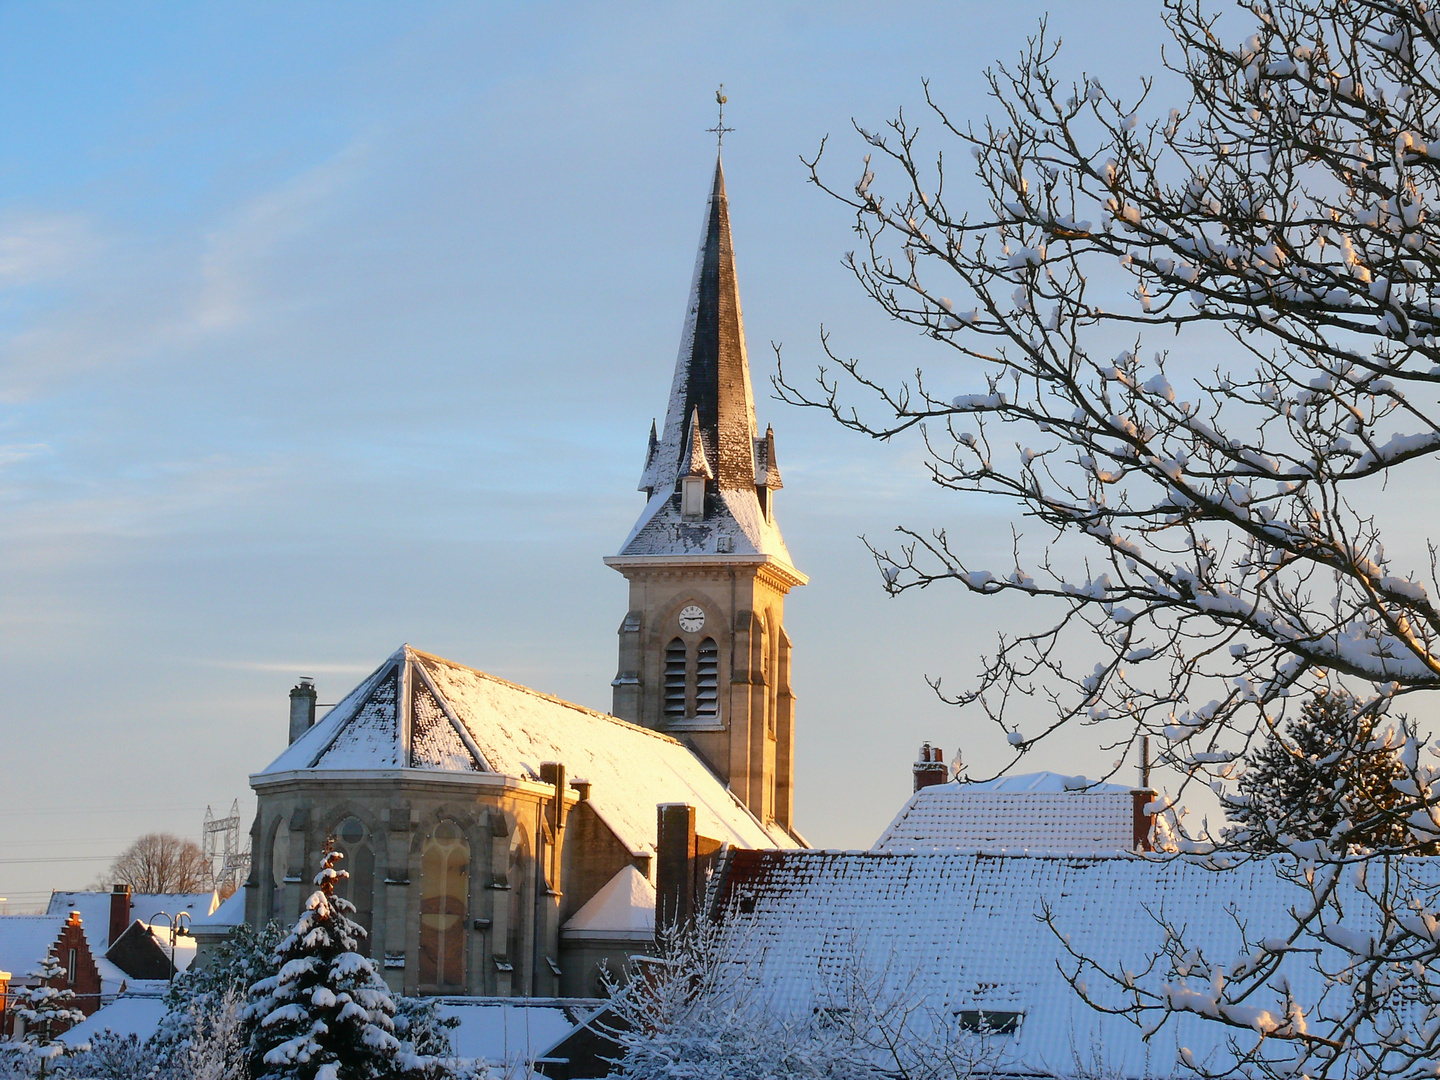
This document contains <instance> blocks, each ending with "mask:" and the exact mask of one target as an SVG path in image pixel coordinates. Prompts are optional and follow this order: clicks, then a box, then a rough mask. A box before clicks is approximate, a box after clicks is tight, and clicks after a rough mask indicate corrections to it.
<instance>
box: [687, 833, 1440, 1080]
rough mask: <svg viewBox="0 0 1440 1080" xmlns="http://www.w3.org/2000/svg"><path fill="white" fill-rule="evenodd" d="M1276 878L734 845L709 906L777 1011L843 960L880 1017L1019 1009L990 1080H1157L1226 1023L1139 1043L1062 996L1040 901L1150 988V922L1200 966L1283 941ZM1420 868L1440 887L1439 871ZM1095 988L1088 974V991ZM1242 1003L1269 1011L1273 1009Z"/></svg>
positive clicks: (813, 991)
mask: <svg viewBox="0 0 1440 1080" xmlns="http://www.w3.org/2000/svg"><path fill="white" fill-rule="evenodd" d="M1417 862H1420V863H1423V864H1429V863H1437V864H1440V860H1417ZM1276 868H1277V865H1276V863H1274V862H1271V861H1269V860H1264V859H1257V860H1253V861H1250V862H1248V863H1244V864H1242V865H1239V866H1236V867H1234V868H1232V869H1229V870H1225V871H1220V872H1217V871H1215V870H1213V869H1209V868H1206V867H1205V866H1203V865H1199V864H1197V863H1194V862H1191V861H1187V860H1185V859H1182V858H1169V859H1158V858H1155V857H1149V858H1146V857H1140V856H1092V857H1075V856H1069V857H1058V856H1048V857H1033V856H1031V857H1027V856H987V855H980V854H973V853H972V854H959V853H931V854H915V855H899V854H891V853H881V852H844V851H793V852H792V851H787V852H777V851H768V852H759V851H732V852H730V853H729V854H728V855H727V857H726V860H725V862H724V863H722V865H721V868H720V871H719V873H720V877H719V878H718V881H719V883H720V886H719V888H718V890H717V896H716V898H715V902H716V903H717V904H718V905H719V906H720V910H723V911H726V912H728V914H727V915H726V919H725V922H724V924H723V930H722V933H723V935H724V937H723V941H722V948H723V949H724V950H725V951H726V953H727V954H730V958H731V959H734V960H736V961H738V963H737V964H736V968H737V970H743V971H745V972H746V976H745V977H746V978H750V979H753V980H754V981H755V984H756V992H757V993H763V994H765V995H766V1001H767V1002H768V1003H769V1004H768V1005H767V1007H769V1008H772V1009H774V1010H776V1011H777V1012H779V1013H780V1014H781V1015H785V1014H787V1013H788V1014H802V1015H807V1016H808V1015H811V1013H812V1011H813V1010H815V1009H817V1008H826V1007H828V1006H830V1005H833V1004H836V1003H837V1002H838V1001H840V1000H843V998H842V994H843V987H842V986H841V985H840V984H841V983H842V982H843V979H842V976H843V974H844V973H845V971H846V969H847V967H849V966H851V965H858V967H859V968H860V969H862V970H868V971H872V972H874V973H877V977H878V978H879V981H880V982H881V983H882V984H883V987H884V989H883V990H881V991H879V992H878V997H877V998H876V1000H877V1002H878V1004H879V1007H880V1008H882V1009H883V1008H884V1007H885V1005H886V1003H887V1002H888V1001H889V998H888V997H887V996H886V995H888V994H891V993H894V994H897V995H900V996H902V997H904V998H905V999H906V1000H907V1001H908V1002H909V1003H910V1004H911V1006H912V1007H916V1006H918V1007H919V1008H918V1010H917V1012H916V1015H917V1016H919V1015H923V1014H924V1012H925V1011H927V1010H928V1011H930V1012H931V1013H932V1014H933V1015H937V1016H952V1017H953V1016H960V1015H961V1014H962V1013H963V1012H964V1011H966V1010H971V1011H972V1015H973V1014H974V1012H980V1011H983V1012H987V1013H991V1014H992V1015H993V1014H996V1013H1009V1014H1019V1016H1018V1027H1017V1029H1016V1031H1015V1032H1014V1033H1013V1035H1008V1036H1005V1037H1004V1038H1001V1039H998V1040H997V1042H998V1045H997V1050H999V1051H1002V1052H1003V1053H1004V1054H1005V1055H1006V1057H1007V1058H1008V1062H1006V1063H1005V1064H1006V1066H1007V1067H1005V1068H1002V1069H1001V1070H1000V1071H1002V1072H1018V1073H1025V1074H1032V1075H1042V1076H1045V1075H1049V1076H1059V1075H1073V1074H1074V1073H1075V1071H1076V1064H1075V1063H1076V1062H1077V1061H1080V1062H1083V1063H1085V1065H1086V1066H1087V1067H1088V1068H1093V1070H1094V1073H1095V1075H1106V1076H1115V1077H1125V1076H1149V1077H1162V1076H1170V1075H1175V1074H1177V1073H1182V1072H1185V1070H1183V1069H1181V1068H1179V1067H1178V1066H1177V1064H1176V1054H1177V1048H1178V1047H1179V1046H1184V1047H1188V1048H1190V1049H1191V1050H1192V1051H1193V1052H1194V1053H1195V1056H1196V1058H1197V1059H1198V1060H1201V1061H1203V1060H1204V1059H1205V1057H1206V1055H1207V1054H1208V1053H1210V1052H1212V1051H1215V1050H1218V1049H1219V1048H1221V1047H1223V1045H1224V1040H1225V1039H1226V1038H1227V1037H1230V1036H1233V1035H1234V1034H1235V1029H1233V1028H1222V1027H1221V1026H1220V1025H1217V1024H1214V1023H1210V1022H1207V1021H1202V1020H1200V1019H1199V1018H1196V1017H1193V1016H1181V1017H1177V1018H1175V1019H1172V1020H1171V1021H1170V1022H1168V1023H1167V1024H1166V1026H1165V1027H1164V1028H1163V1029H1161V1031H1160V1032H1159V1033H1158V1034H1157V1035H1155V1036H1154V1037H1153V1038H1152V1039H1151V1041H1150V1042H1149V1043H1148V1044H1147V1043H1146V1042H1145V1041H1144V1040H1142V1039H1141V1037H1140V1031H1139V1030H1138V1029H1137V1028H1136V1027H1135V1026H1134V1025H1133V1024H1131V1023H1130V1022H1129V1021H1128V1020H1126V1019H1124V1018H1123V1017H1116V1016H1109V1015H1102V1014H1100V1013H1098V1012H1096V1011H1094V1010H1092V1009H1091V1008H1090V1007H1088V1006H1087V1005H1086V1004H1084V1003H1083V1002H1082V1001H1081V1000H1080V999H1079V998H1078V997H1077V995H1076V993H1075V991H1074V990H1073V989H1072V987H1071V986H1070V985H1069V984H1068V983H1067V982H1066V981H1065V980H1064V978H1062V976H1061V974H1060V971H1059V970H1058V969H1057V964H1059V963H1061V962H1062V961H1063V962H1064V963H1065V964H1066V966H1067V967H1068V968H1071V969H1073V967H1074V965H1073V963H1071V962H1070V961H1069V958H1068V956H1067V955H1066V954H1065V952H1064V948H1063V946H1062V943H1061V941H1060V939H1059V938H1058V937H1057V936H1056V933H1054V932H1052V930H1051V929H1050V928H1049V927H1048V926H1047V925H1046V924H1045V923H1044V922H1042V921H1041V920H1040V919H1038V918H1037V917H1036V916H1037V914H1038V913H1039V912H1040V911H1041V909H1042V906H1044V905H1046V904H1048V905H1049V906H1050V908H1051V910H1052V912H1053V919H1054V922H1055V925H1056V928H1057V930H1059V931H1060V932H1063V933H1064V934H1066V935H1068V936H1069V940H1070V944H1071V946H1072V947H1073V948H1074V949H1075V951H1076V952H1078V953H1080V954H1082V955H1086V956H1090V957H1094V958H1096V959H1097V960H1099V961H1101V962H1102V963H1104V964H1105V965H1107V966H1109V967H1110V968H1111V970H1119V969H1121V968H1127V969H1129V970H1132V971H1135V972H1142V973H1144V974H1142V975H1141V976H1139V978H1141V979H1142V980H1145V981H1146V985H1151V986H1152V987H1153V988H1156V989H1158V988H1159V986H1160V984H1161V983H1162V982H1163V981H1164V980H1165V979H1166V978H1167V977H1168V976H1167V973H1166V971H1165V970H1163V965H1162V968H1161V969H1160V970H1155V971H1149V972H1146V958H1147V957H1148V956H1150V955H1151V954H1152V953H1154V952H1157V951H1159V950H1160V949H1161V947H1162V944H1163V942H1164V936H1165V931H1164V929H1163V927H1162V926H1161V925H1160V922H1159V921H1158V919H1157V916H1163V917H1164V918H1165V919H1166V920H1168V921H1169V922H1170V923H1171V924H1172V925H1176V926H1183V927H1184V932H1185V943H1186V946H1187V947H1191V948H1199V949H1200V950H1201V951H1202V952H1203V953H1204V955H1206V956H1208V957H1212V958H1224V957H1232V956H1238V955H1241V954H1242V953H1245V952H1248V950H1246V949H1244V948H1242V942H1241V939H1240V930H1239V929H1238V927H1239V926H1245V927H1246V928H1247V931H1248V933H1249V934H1250V936H1251V940H1252V941H1259V940H1261V939H1263V938H1264V937H1266V936H1267V935H1271V934H1274V935H1279V936H1281V937H1283V936H1284V935H1285V933H1286V932H1288V931H1289V930H1291V929H1293V927H1294V922H1293V920H1292V918H1291V916H1290V915H1289V914H1288V909H1289V908H1290V907H1291V906H1292V905H1295V904H1296V903H1298V902H1301V901H1302V895H1301V893H1300V892H1299V890H1298V889H1297V887H1296V886H1295V885H1293V884H1291V883H1289V882H1286V881H1284V880H1283V879H1282V878H1280V877H1279V876H1278V875H1277V873H1276ZM1418 872H1421V873H1427V874H1429V875H1430V876H1432V877H1437V878H1440V865H1435V866H1433V867H1430V866H1428V865H1422V866H1420V867H1419V869H1418ZM1346 887H1347V888H1349V886H1346ZM1351 891H1352V892H1353V889H1352V890H1351ZM1353 899H1354V898H1353V897H1352V898H1351V900H1352V901H1353ZM736 902H739V908H738V910H736V909H735V908H734V907H733V906H732V905H733V904H735V903H736ZM1351 907H1352V908H1353V909H1355V910H1356V911H1357V912H1358V911H1359V910H1362V906H1361V905H1360V904H1359V903H1351ZM1334 959H1335V958H1333V957H1332V958H1329V960H1334ZM1327 962H1328V961H1327ZM1310 963H1311V960H1310V958H1309V957H1308V954H1294V955H1293V956H1287V957H1286V958H1285V960H1284V963H1283V965H1282V972H1283V973H1284V975H1285V976H1286V977H1288V978H1289V979H1290V982H1291V984H1292V985H1293V986H1294V988H1295V989H1296V991H1297V994H1298V995H1299V996H1300V997H1301V999H1302V1000H1304V999H1306V998H1308V999H1309V1000H1314V995H1315V993H1316V992H1318V990H1319V986H1318V985H1317V982H1316V976H1315V975H1314V972H1313V970H1312V969H1311V968H1310V966H1309V965H1310ZM1101 981H1102V980H1100V979H1098V978H1096V979H1091V980H1090V983H1091V986H1092V989H1093V990H1094V991H1095V992H1097V993H1103V992H1104V991H1105V988H1104V987H1103V986H1098V985H1097V984H1098V983H1100V982H1101ZM1272 982H1275V983H1276V985H1278V981H1277V980H1272ZM1205 986H1208V983H1206V984H1205ZM901 988H903V989H901ZM1197 988H1198V989H1201V990H1203V989H1204V987H1202V986H1200V985H1199V984H1197ZM1250 1004H1253V1005H1256V1006H1263V1007H1266V1008H1273V1009H1275V1010H1276V1015H1283V1013H1284V1008H1283V1006H1280V1005H1277V1004H1275V1002H1273V1001H1268V1000H1255V1001H1252V1002H1251V1003H1250ZM1097 1058H1103V1060H1097Z"/></svg>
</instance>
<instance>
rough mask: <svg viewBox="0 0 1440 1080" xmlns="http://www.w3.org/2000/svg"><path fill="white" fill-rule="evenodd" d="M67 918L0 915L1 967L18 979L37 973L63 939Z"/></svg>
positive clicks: (61, 916) (63, 916) (60, 916)
mask: <svg viewBox="0 0 1440 1080" xmlns="http://www.w3.org/2000/svg"><path fill="white" fill-rule="evenodd" d="M65 919H66V916H65V915H0V968H4V969H5V970H6V971H11V972H14V973H15V977H16V978H19V979H23V978H25V976H27V975H29V974H30V972H32V971H34V970H35V968H36V967H37V966H38V965H39V963H40V961H41V960H43V959H44V958H45V956H46V954H47V953H49V952H50V949H51V947H52V946H53V945H54V944H55V942H56V940H57V939H58V938H59V937H60V931H61V930H62V929H63V928H64V926H65Z"/></svg>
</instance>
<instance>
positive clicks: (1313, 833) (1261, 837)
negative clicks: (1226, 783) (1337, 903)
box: [1226, 690, 1414, 851]
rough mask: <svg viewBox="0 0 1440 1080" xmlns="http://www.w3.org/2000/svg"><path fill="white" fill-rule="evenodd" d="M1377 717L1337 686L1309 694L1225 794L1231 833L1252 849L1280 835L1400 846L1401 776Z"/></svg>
mask: <svg viewBox="0 0 1440 1080" xmlns="http://www.w3.org/2000/svg"><path fill="white" fill-rule="evenodd" d="M1377 726H1378V721H1377V718H1376V717H1375V716H1374V715H1372V714H1369V713H1364V712H1362V711H1361V710H1360V709H1359V703H1358V702H1357V701H1356V700H1355V698H1354V697H1352V696H1351V695H1350V694H1348V693H1346V692H1345V691H1344V690H1330V691H1328V692H1325V693H1319V694H1316V695H1315V696H1314V697H1312V698H1310V700H1309V701H1307V702H1306V703H1305V705H1304V707H1303V708H1302V709H1301V710H1300V715H1299V716H1298V717H1296V718H1294V719H1293V720H1290V721H1288V722H1287V723H1286V724H1285V725H1284V727H1283V728H1282V730H1281V732H1280V733H1279V734H1278V735H1275V736H1272V737H1271V738H1269V739H1267V740H1266V741H1265V743H1264V744H1263V745H1262V746H1261V747H1260V749H1259V750H1258V751H1256V752H1255V754H1254V755H1253V756H1252V757H1251V759H1250V761H1249V765H1248V768H1247V769H1246V771H1245V773H1244V775H1243V776H1241V777H1240V779H1239V781H1238V783H1237V785H1236V787H1237V788H1238V790H1239V797H1238V798H1234V797H1232V798H1229V799H1227V800H1226V810H1227V811H1228V813H1229V816H1230V820H1231V822H1232V830H1231V836H1232V838H1233V839H1235V840H1237V841H1238V842H1240V843H1241V844H1243V845H1244V846H1246V847H1249V848H1251V849H1252V850H1256V851H1277V850H1280V849H1281V848H1283V847H1284V846H1285V845H1284V844H1283V843H1282V842H1281V837H1284V836H1288V837H1291V838H1293V839H1295V840H1326V841H1329V842H1331V843H1332V844H1333V845H1334V846H1336V847H1337V848H1338V849H1339V850H1342V851H1343V850H1348V849H1353V848H1356V847H1364V848H1371V849H1374V848H1405V847H1408V846H1411V845H1413V843H1414V841H1413V838H1412V837H1411V834H1410V829H1409V827H1408V826H1407V825H1406V823H1405V821H1404V819H1403V817H1401V816H1400V815H1399V814H1398V813H1397V812H1396V811H1397V810H1398V808H1399V807H1400V805H1401V803H1402V802H1403V801H1404V797H1403V796H1402V795H1401V794H1400V792H1398V791H1397V790H1396V789H1395V787H1394V785H1393V782H1394V781H1395V780H1396V779H1398V778H1400V777H1402V776H1403V775H1404V768H1403V766H1402V764H1401V761H1400V750H1399V746H1398V745H1391V743H1390V742H1389V741H1387V740H1385V739H1383V738H1381V739H1378V740H1377V738H1376V735H1377V730H1376V729H1377Z"/></svg>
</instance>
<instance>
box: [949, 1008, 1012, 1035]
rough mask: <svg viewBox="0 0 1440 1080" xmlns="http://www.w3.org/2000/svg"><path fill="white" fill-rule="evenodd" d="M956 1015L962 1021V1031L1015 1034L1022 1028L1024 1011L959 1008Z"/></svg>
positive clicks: (983, 1033) (985, 1033)
mask: <svg viewBox="0 0 1440 1080" xmlns="http://www.w3.org/2000/svg"><path fill="white" fill-rule="evenodd" d="M955 1017H956V1019H957V1020H959V1021H960V1030H961V1031H974V1032H977V1033H978V1034H981V1035H1014V1034H1016V1033H1018V1032H1019V1030H1020V1021H1022V1020H1024V1019H1025V1014H1024V1013H1023V1012H1004V1011H1002V1010H999V1009H957V1010H956V1012H955Z"/></svg>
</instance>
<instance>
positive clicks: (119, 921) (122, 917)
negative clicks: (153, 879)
mask: <svg viewBox="0 0 1440 1080" xmlns="http://www.w3.org/2000/svg"><path fill="white" fill-rule="evenodd" d="M128 929H130V886H129V885H112V886H111V887H110V938H109V940H108V941H106V942H105V947H106V948H107V949H108V948H109V947H110V946H111V945H114V944H115V942H117V941H119V940H120V935H121V934H123V933H125V931H126V930H128Z"/></svg>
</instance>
